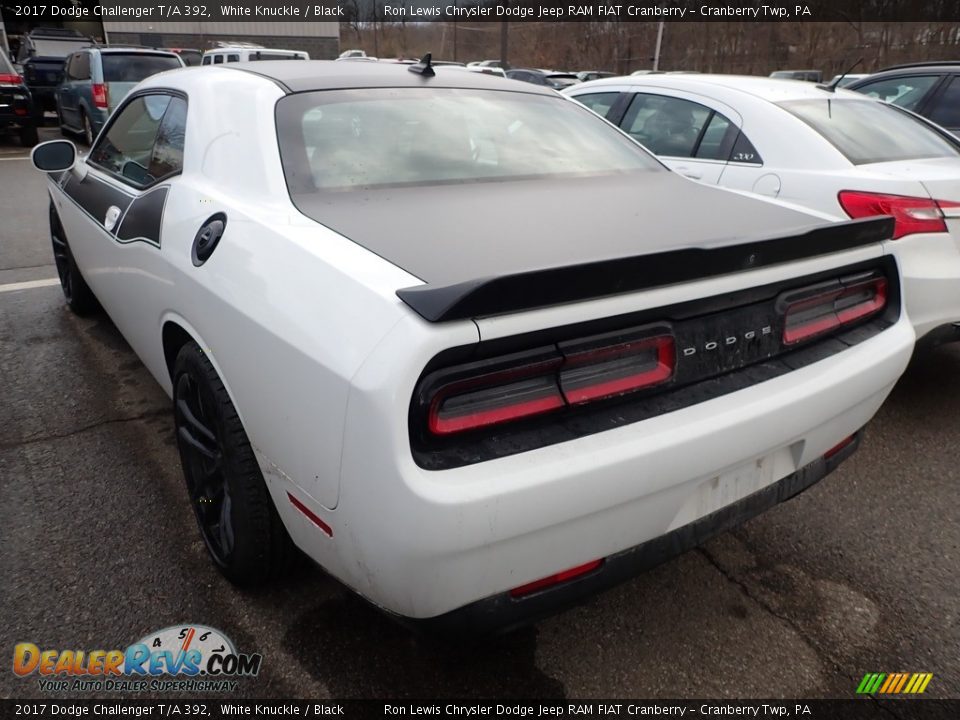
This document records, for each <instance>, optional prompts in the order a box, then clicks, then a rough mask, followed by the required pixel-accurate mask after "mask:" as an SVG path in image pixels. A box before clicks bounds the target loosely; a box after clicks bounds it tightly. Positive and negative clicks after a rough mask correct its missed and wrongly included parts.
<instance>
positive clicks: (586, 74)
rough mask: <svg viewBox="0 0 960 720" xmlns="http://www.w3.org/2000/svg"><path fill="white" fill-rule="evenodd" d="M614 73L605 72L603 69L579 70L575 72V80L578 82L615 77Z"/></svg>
mask: <svg viewBox="0 0 960 720" xmlns="http://www.w3.org/2000/svg"><path fill="white" fill-rule="evenodd" d="M616 75H617V74H616V73H612V72H606V71H604V70H581V71H580V72H578V73H577V80H579V81H580V82H589V81H590V80H600V79H601V78H608V77H616Z"/></svg>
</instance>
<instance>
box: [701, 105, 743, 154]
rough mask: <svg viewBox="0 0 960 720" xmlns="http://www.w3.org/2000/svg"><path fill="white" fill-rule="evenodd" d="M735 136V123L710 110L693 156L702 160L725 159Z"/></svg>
mask: <svg viewBox="0 0 960 720" xmlns="http://www.w3.org/2000/svg"><path fill="white" fill-rule="evenodd" d="M736 136H737V127H736V125H734V124H733V123H732V122H730V121H729V120H727V118H726V117H724V116H723V115H721V114H720V113H718V112H716V111H711V113H710V120H708V121H707V129H706V130H704V131H703V135H702V137H701V138H700V143H699V144H698V145H697V151H696V155H695V157H698V158H701V159H702V160H726V159H727V158H728V156H729V155H730V148H731V146H732V145H733V140H734V138H735V137H736Z"/></svg>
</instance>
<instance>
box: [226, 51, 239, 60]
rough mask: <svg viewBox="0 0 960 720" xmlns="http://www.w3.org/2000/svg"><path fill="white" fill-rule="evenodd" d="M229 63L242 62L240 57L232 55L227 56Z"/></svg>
mask: <svg viewBox="0 0 960 720" xmlns="http://www.w3.org/2000/svg"><path fill="white" fill-rule="evenodd" d="M227 62H240V56H239V55H235V54H233V53H231V54H230V55H227Z"/></svg>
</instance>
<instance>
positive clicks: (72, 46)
mask: <svg viewBox="0 0 960 720" xmlns="http://www.w3.org/2000/svg"><path fill="white" fill-rule="evenodd" d="M88 45H90V41H89V40H87V39H86V38H77V39H76V40H63V39H59V38H55V39H54V38H51V39H47V38H33V47H34V50H35V51H36V52H35V53H34V54H35V55H37V56H38V57H58V58H65V57H66V56H67V55H69V54H70V53H72V52H75V51H77V50H79V49H80V48H82V47H87V46H88Z"/></svg>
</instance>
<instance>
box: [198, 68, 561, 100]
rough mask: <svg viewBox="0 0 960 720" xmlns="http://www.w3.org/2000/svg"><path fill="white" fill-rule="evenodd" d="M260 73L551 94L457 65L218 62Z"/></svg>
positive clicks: (373, 84)
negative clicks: (426, 68)
mask: <svg viewBox="0 0 960 720" xmlns="http://www.w3.org/2000/svg"><path fill="white" fill-rule="evenodd" d="M217 67H218V68H228V69H231V70H240V71H243V72H249V73H253V74H255V75H262V76H263V77H266V78H269V79H270V80H273V81H274V82H275V83H277V84H278V85H280V86H281V87H283V88H284V89H285V90H286V91H287V92H308V91H310V90H349V89H354V88H388V87H442V88H465V89H477V90H507V91H513V92H525V93H534V94H540V95H553V94H554V93H553V90H550V89H548V88H539V87H537V86H535V85H520V84H518V83H516V82H514V81H512V80H505V79H504V78H502V77H499V76H497V75H487V74H485V73H479V72H472V71H470V70H465V69H462V68H457V67H444V66H442V65H441V66H437V67H436V70H437V74H436V75H434V76H432V77H426V76H424V75H420V74H418V73H415V72H410V69H409V68H410V66H409V65H401V64H399V63H379V62H362V63H361V62H335V61H333V60H263V61H260V62H254V63H229V64H223V65H217Z"/></svg>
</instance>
